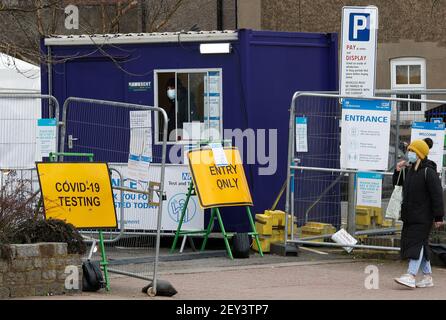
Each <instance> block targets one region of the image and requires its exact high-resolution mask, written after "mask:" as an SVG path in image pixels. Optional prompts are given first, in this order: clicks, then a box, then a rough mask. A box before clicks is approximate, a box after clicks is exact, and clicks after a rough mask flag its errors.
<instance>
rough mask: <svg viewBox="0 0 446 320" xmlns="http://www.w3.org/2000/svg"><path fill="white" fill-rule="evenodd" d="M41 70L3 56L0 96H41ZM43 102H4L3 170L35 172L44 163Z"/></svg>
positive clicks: (0, 130) (0, 122)
mask: <svg viewBox="0 0 446 320" xmlns="http://www.w3.org/2000/svg"><path fill="white" fill-rule="evenodd" d="M40 92H41V91H40V68H39V67H36V66H34V65H32V64H29V63H27V62H25V61H22V60H19V59H15V58H12V57H10V56H8V55H5V54H1V53H0V93H22V94H28V93H31V94H32V93H35V94H40ZM41 109H42V102H41V100H40V99H34V98H29V99H28V98H18V99H16V98H12V97H9V96H6V97H3V98H2V99H0V169H5V170H9V169H32V168H34V166H35V163H34V162H35V161H36V160H41V159H42V157H41V155H40V153H39V149H38V147H39V145H38V144H37V139H38V137H37V135H38V131H37V130H38V129H39V127H38V120H39V119H40V118H41Z"/></svg>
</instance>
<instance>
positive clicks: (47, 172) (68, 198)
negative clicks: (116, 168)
mask: <svg viewBox="0 0 446 320" xmlns="http://www.w3.org/2000/svg"><path fill="white" fill-rule="evenodd" d="M37 173H38V176H39V183H40V189H41V190H42V199H43V206H44V208H45V218H46V219H59V220H64V221H65V222H67V223H71V224H72V225H74V226H75V227H76V228H79V229H84V228H112V229H114V228H116V227H117V226H118V222H117V218H116V211H115V206H114V202H113V193H112V185H111V180H110V174H109V169H108V165H107V164H106V163H93V162H88V163H66V162H64V163H56V162H48V163H43V162H39V163H37Z"/></svg>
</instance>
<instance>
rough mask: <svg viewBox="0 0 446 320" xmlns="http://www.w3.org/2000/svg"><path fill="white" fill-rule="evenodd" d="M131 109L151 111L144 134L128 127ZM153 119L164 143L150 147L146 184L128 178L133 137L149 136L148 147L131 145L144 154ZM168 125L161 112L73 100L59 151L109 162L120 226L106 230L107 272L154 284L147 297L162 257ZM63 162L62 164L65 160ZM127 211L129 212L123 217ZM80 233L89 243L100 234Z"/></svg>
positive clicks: (142, 142) (67, 106)
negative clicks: (161, 240)
mask: <svg viewBox="0 0 446 320" xmlns="http://www.w3.org/2000/svg"><path fill="white" fill-rule="evenodd" d="M131 111H148V112H149V113H150V122H151V123H149V124H145V125H144V126H143V127H140V128H139V130H145V133H142V132H141V131H138V132H136V131H132V130H136V129H132V128H131V127H130V112H131ZM155 121H158V124H157V125H158V128H162V132H163V136H162V138H161V139H160V140H162V143H161V144H159V145H154V144H153V145H152V146H151V150H152V160H151V163H150V165H148V167H145V169H146V170H147V171H145V170H144V172H145V173H144V174H147V178H148V183H141V182H138V181H133V180H127V179H126V178H127V177H128V176H129V175H128V172H126V171H127V163H128V161H129V150H130V147H131V146H130V138H131V136H133V137H136V136H138V135H141V134H142V135H144V137H146V136H145V134H147V135H150V137H151V138H147V139H150V140H149V142H148V143H147V140H144V139H140V140H134V141H133V145H132V146H133V147H136V148H138V149H141V150H142V149H143V148H144V147H146V146H147V145H149V144H152V140H154V139H152V138H153V135H154V134H158V133H155V132H154V130H153V128H155V127H156V126H155ZM167 121H168V120H167V114H166V113H165V111H164V110H163V109H161V108H157V107H151V106H144V105H138V104H130V103H122V102H114V101H104V100H94V99H84V98H75V97H71V98H68V99H67V100H66V101H65V103H64V105H63V111H62V124H63V126H62V128H61V139H60V147H59V149H60V151H61V152H67V151H68V152H74V153H93V154H94V161H103V162H107V163H109V167H110V172H111V178H112V183H113V190H114V192H115V194H114V197H115V207H116V210H117V212H118V213H119V215H118V221H119V228H118V229H116V230H109V231H108V232H104V238H105V242H106V247H107V255H108V258H109V271H110V272H114V273H118V274H123V275H127V276H131V277H136V278H140V279H145V280H152V281H153V286H152V292H149V293H150V294H153V295H155V294H156V290H155V288H156V282H157V269H158V261H159V253H160V234H161V218H162V203H163V195H164V176H165V164H166V141H167ZM139 137H141V136H139ZM147 137H148V136H147ZM135 141H139V142H135ZM135 143H136V145H135ZM59 160H60V161H64V159H63V157H60V159H59ZM65 160H66V161H71V159H70V160H67V159H65ZM124 208H129V210H127V211H126V213H125V214H124ZM82 233H83V235H84V236H85V237H87V239H89V240H91V241H94V240H97V236H98V231H97V230H88V231H85V230H84V231H83V232H82ZM152 263H153V268H152V267H151V265H152Z"/></svg>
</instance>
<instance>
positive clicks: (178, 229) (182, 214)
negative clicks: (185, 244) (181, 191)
mask: <svg viewBox="0 0 446 320" xmlns="http://www.w3.org/2000/svg"><path fill="white" fill-rule="evenodd" d="M194 193H195V192H194V187H193V184H192V183H191V184H189V188H188V190H187V195H186V200H185V201H184V206H183V208H182V209H181V216H180V220H179V221H178V227H177V231H176V232H175V238H174V239H173V244H172V247H171V249H170V253H173V251H174V250H175V247H176V246H177V242H178V238H179V237H180V235H181V234H182V233H181V227H182V226H183V221H184V216H185V214H186V210H187V206H188V204H189V199H190V197H191V196H193V195H194ZM190 232H192V231H190Z"/></svg>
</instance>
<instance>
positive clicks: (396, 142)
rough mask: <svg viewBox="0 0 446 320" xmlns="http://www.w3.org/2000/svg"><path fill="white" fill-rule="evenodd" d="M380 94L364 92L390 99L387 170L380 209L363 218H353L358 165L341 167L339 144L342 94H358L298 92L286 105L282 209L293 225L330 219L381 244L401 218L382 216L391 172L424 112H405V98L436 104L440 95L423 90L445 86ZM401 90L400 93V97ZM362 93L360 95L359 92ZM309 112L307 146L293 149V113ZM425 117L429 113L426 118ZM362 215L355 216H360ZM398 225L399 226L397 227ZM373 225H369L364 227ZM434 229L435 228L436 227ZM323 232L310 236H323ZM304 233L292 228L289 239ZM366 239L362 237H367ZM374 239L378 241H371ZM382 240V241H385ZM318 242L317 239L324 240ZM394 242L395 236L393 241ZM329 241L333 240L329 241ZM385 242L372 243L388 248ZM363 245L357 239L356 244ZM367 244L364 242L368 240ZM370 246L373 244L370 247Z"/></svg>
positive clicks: (390, 188) (390, 186)
mask: <svg viewBox="0 0 446 320" xmlns="http://www.w3.org/2000/svg"><path fill="white" fill-rule="evenodd" d="M379 94H380V95H382V96H383V97H382V98H380V97H373V98H364V99H365V100H379V99H383V100H388V101H392V119H391V134H390V148H389V164H388V170H389V171H388V172H385V173H384V172H382V173H383V174H384V177H383V189H382V207H381V213H379V214H377V215H376V216H372V217H371V218H370V221H367V222H366V224H365V225H364V224H361V223H358V224H357V214H358V212H357V209H356V188H354V183H355V175H356V171H352V170H341V169H340V144H341V141H340V140H341V126H342V124H341V112H342V109H341V105H340V99H341V98H351V99H359V98H358V97H347V96H340V95H338V94H337V93H314V92H302V93H296V94H295V95H294V97H293V101H292V104H291V109H290V122H289V123H290V126H289V146H288V150H289V154H288V161H289V164H290V167H289V170H288V175H287V176H288V184H287V186H288V190H287V201H286V211H287V212H290V213H292V220H291V221H288V219H287V224H288V223H291V224H293V228H294V227H297V230H300V227H302V226H303V225H305V224H306V223H307V222H321V223H327V224H331V225H333V226H334V227H335V228H336V230H339V229H340V228H345V229H347V230H348V231H350V232H352V233H355V234H356V235H358V236H359V235H362V236H364V235H367V234H374V235H376V236H375V237H374V239H372V240H373V241H370V239H368V240H367V239H366V240H367V243H373V244H380V242H379V241H378V240H379V237H380V235H382V234H386V233H387V234H390V233H394V231H395V230H398V227H399V224H398V223H397V225H395V222H394V221H393V222H391V223H390V224H389V221H385V219H384V213H385V210H386V208H387V204H388V201H389V199H390V196H391V193H392V191H393V184H392V174H393V170H394V168H395V165H396V163H397V162H398V161H400V160H401V158H402V157H403V156H404V154H405V152H406V150H405V148H406V147H407V146H408V144H409V143H410V134H411V125H412V122H413V121H426V119H425V116H424V114H423V113H412V112H404V111H401V110H405V106H407V104H420V105H421V104H424V105H427V106H437V105H441V104H444V103H445V102H446V101H443V100H426V99H418V98H420V97H422V98H424V96H425V95H429V94H434V95H436V96H439V95H446V91H444V90H443V91H439V90H436V91H435V92H428V91H424V92H416V94H418V95H419V97H416V98H415V99H414V98H410V99H409V98H405V97H404V95H405V94H408V93H406V92H394V91H390V90H381V92H379ZM402 96H403V97H402ZM361 99H362V98H361ZM296 117H306V118H307V123H308V126H307V139H308V148H309V152H295V143H296V142H295V141H296V136H295V134H296V131H295V130H296V127H295V118H296ZM427 120H429V119H427ZM360 220H361V219H359V221H360ZM395 227H397V228H395ZM364 229H371V230H364ZM435 232H436V234H437V235H438V232H439V231H438V230H437V231H435ZM329 236H330V234H329V235H326V236H325V237H308V239H311V240H314V239H317V238H319V239H321V238H329ZM300 239H302V235H301V234H299V233H295V232H293V233H292V236H291V239H290V240H289V242H292V243H305V241H301V240H300ZM366 240H364V241H366ZM375 240H376V241H375ZM383 243H386V242H383ZM323 244H324V243H322V244H319V245H323ZM392 244H393V241H392ZM325 245H327V246H332V245H333V244H327V243H325ZM387 246H388V245H387V244H385V245H378V246H376V245H375V246H374V247H375V249H376V247H378V248H380V249H383V250H385V249H392V248H387ZM360 247H362V246H361V245H359V246H358V248H360ZM366 247H367V246H366ZM370 248H372V247H370Z"/></svg>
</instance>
